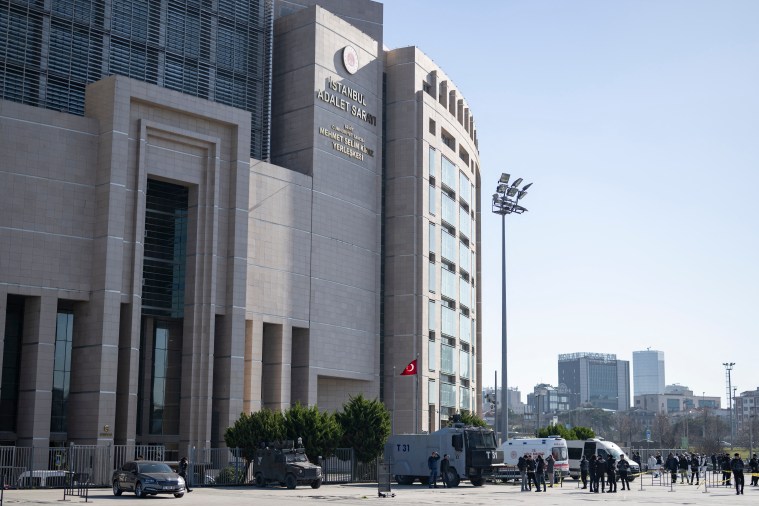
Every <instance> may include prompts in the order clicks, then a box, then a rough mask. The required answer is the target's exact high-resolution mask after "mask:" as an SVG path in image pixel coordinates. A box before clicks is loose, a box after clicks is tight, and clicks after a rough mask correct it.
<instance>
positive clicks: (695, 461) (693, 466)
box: [690, 453, 701, 485]
mask: <svg viewBox="0 0 759 506" xmlns="http://www.w3.org/2000/svg"><path fill="white" fill-rule="evenodd" d="M698 467H699V457H698V453H694V454H693V455H691V456H690V484H691V485H693V478H694V477H695V478H696V485H699V484H700V483H701V478H700V476H699V472H698Z"/></svg>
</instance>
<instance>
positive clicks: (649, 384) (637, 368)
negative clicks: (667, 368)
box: [633, 350, 664, 395]
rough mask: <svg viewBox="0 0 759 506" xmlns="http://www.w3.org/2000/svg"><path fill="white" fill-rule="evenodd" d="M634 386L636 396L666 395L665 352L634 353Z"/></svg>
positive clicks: (644, 351)
mask: <svg viewBox="0 0 759 506" xmlns="http://www.w3.org/2000/svg"><path fill="white" fill-rule="evenodd" d="M633 386H634V389H635V395H646V394H663V393H664V352H663V351H656V350H643V351H634V352H633Z"/></svg>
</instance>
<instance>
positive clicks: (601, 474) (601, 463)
mask: <svg viewBox="0 0 759 506" xmlns="http://www.w3.org/2000/svg"><path fill="white" fill-rule="evenodd" d="M596 462H597V463H598V473H597V474H596V481H598V480H600V481H601V493H602V494H603V493H604V492H606V461H605V460H604V457H603V455H599V456H598V458H597V459H596ZM596 486H597V485H596ZM596 492H598V490H596Z"/></svg>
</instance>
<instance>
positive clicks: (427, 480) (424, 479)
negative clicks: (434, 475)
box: [411, 476, 430, 485]
mask: <svg viewBox="0 0 759 506" xmlns="http://www.w3.org/2000/svg"><path fill="white" fill-rule="evenodd" d="M411 483H414V480H413V479H412V480H411ZM419 483H421V484H422V485H429V484H430V477H429V476H420V477H419Z"/></svg>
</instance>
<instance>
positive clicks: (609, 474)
mask: <svg viewBox="0 0 759 506" xmlns="http://www.w3.org/2000/svg"><path fill="white" fill-rule="evenodd" d="M616 470H617V463H616V462H614V455H609V456H608V457H607V458H606V480H607V481H608V482H609V493H612V492H614V493H615V494H616V493H617V473H616Z"/></svg>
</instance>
